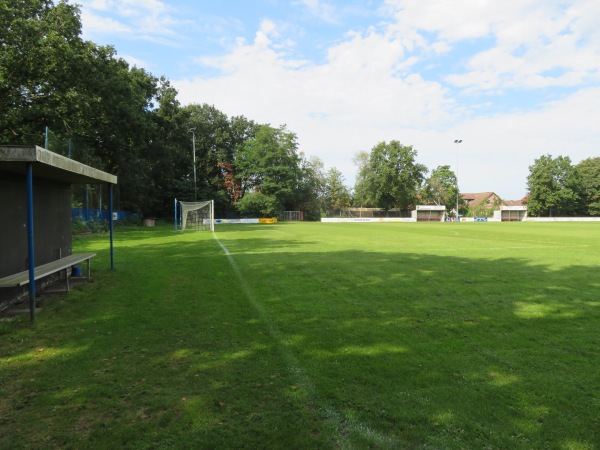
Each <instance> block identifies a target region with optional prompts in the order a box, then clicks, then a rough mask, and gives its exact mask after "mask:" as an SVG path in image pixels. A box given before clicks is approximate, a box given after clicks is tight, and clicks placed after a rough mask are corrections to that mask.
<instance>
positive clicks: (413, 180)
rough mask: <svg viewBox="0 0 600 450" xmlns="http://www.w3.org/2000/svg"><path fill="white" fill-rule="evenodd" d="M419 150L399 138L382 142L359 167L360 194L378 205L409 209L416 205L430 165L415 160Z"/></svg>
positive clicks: (358, 189) (357, 187)
mask: <svg viewBox="0 0 600 450" xmlns="http://www.w3.org/2000/svg"><path fill="white" fill-rule="evenodd" d="M416 156H417V151H416V150H414V149H413V148H412V146H404V145H402V144H400V142H398V141H391V142H390V143H389V144H388V143H386V142H380V143H379V144H377V145H376V146H375V147H373V149H372V150H371V153H370V154H369V156H368V160H366V161H364V164H363V166H362V167H361V168H360V170H359V175H358V182H357V185H356V188H355V191H356V192H357V195H358V196H359V198H361V199H365V200H366V201H367V202H368V203H372V204H373V205H374V206H375V207H379V208H383V209H385V210H389V209H392V208H398V209H400V210H408V209H409V208H410V207H411V206H413V205H415V203H416V198H417V193H418V191H419V188H420V187H421V183H422V182H423V179H424V177H425V173H426V172H427V168H426V167H425V166H424V165H422V164H418V163H417V162H416V161H415V158H416Z"/></svg>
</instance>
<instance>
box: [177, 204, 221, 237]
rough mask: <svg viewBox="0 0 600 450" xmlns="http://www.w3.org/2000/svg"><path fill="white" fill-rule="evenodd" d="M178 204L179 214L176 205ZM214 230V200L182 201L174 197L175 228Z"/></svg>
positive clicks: (182, 229)
mask: <svg viewBox="0 0 600 450" xmlns="http://www.w3.org/2000/svg"><path fill="white" fill-rule="evenodd" d="M178 204H179V214H178V211H177V209H178V208H177V205H178ZM178 225H179V231H181V232H183V231H185V230H186V229H190V230H196V231H213V232H214V231H215V202H214V200H206V201H202V202H184V201H181V200H180V201H178V200H177V199H175V230H177V228H178Z"/></svg>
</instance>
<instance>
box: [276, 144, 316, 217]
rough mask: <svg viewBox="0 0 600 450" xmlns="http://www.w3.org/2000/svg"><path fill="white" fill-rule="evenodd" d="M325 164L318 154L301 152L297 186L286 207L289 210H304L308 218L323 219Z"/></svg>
mask: <svg viewBox="0 0 600 450" xmlns="http://www.w3.org/2000/svg"><path fill="white" fill-rule="evenodd" d="M324 168H325V165H324V164H323V161H321V159H320V158H317V157H316V156H313V157H310V158H308V157H306V156H305V155H304V154H303V153H300V161H299V164H298V172H297V187H296V189H295V192H294V193H293V195H292V199H291V201H289V202H287V203H286V204H285V205H284V207H285V209H286V210H288V211H304V212H305V215H304V218H305V219H306V220H319V219H321V202H322V199H323V189H324V187H325V169H324Z"/></svg>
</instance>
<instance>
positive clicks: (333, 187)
mask: <svg viewBox="0 0 600 450" xmlns="http://www.w3.org/2000/svg"><path fill="white" fill-rule="evenodd" d="M349 206H350V190H349V189H348V188H347V187H346V185H345V184H344V176H343V175H342V173H341V172H340V171H339V170H337V169H336V168H335V167H332V168H331V169H329V170H328V171H327V175H326V177H325V187H324V193H323V208H324V209H325V211H326V213H327V214H328V215H330V216H335V215H336V213H338V212H339V211H340V210H342V209H343V208H348V207H349Z"/></svg>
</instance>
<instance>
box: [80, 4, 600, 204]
mask: <svg viewBox="0 0 600 450" xmlns="http://www.w3.org/2000/svg"><path fill="white" fill-rule="evenodd" d="M77 3H78V4H80V5H81V10H82V22H83V36H84V38H85V39H89V40H92V41H94V42H96V43H98V44H110V45H113V46H114V47H115V48H116V50H117V53H118V55H119V56H120V57H122V58H124V59H126V60H127V61H129V63H130V64H132V65H133V64H135V65H137V66H139V67H143V68H145V69H146V70H148V71H149V72H151V73H153V74H154V75H156V76H161V75H164V76H166V77H167V78H168V79H169V80H171V82H172V84H173V85H174V86H175V87H176V89H177V90H178V91H179V100H180V101H181V103H182V104H184V105H185V104H189V103H208V104H211V105H214V106H215V107H217V108H218V109H219V110H221V111H222V112H224V113H225V114H227V115H229V116H234V115H244V116H246V117H247V118H249V119H252V120H255V121H257V122H259V123H269V124H271V125H273V126H279V125H282V124H286V125H287V127H288V129H289V130H290V131H293V132H295V133H296V134H297V136H298V141H299V147H300V148H299V150H300V151H302V152H303V153H304V154H305V155H307V156H316V157H318V158H320V159H321V160H322V161H323V162H324V163H325V165H326V167H336V168H337V169H339V170H340V171H341V172H342V173H343V174H344V176H345V179H346V183H347V184H348V185H349V186H352V185H353V184H354V177H355V174H356V166H355V164H354V162H353V160H354V157H355V155H356V154H357V153H358V152H360V151H369V150H370V149H371V148H372V147H374V146H375V145H376V144H377V143H379V142H381V141H390V140H392V139H396V140H399V141H400V142H401V143H402V144H404V145H412V146H413V147H414V148H415V149H416V150H417V152H418V157H417V159H418V162H420V163H422V164H425V165H426V166H427V167H428V168H429V169H430V170H431V169H434V168H436V167H438V166H440V165H450V166H451V168H452V169H453V170H455V171H456V172H457V173H458V178H459V185H460V189H461V191H462V192H483V191H494V192H496V193H497V194H498V195H500V196H501V197H503V198H505V199H519V198H522V197H523V196H524V195H525V194H526V191H527V189H526V178H527V175H528V173H529V166H530V165H531V164H533V163H534V161H535V159H536V158H539V157H540V156H542V155H545V154H550V155H552V156H554V157H557V156H559V155H562V156H569V157H570V158H571V160H572V162H573V163H574V164H576V163H578V162H580V161H581V160H583V159H585V158H589V157H597V156H600V126H598V124H599V123H600V27H598V26H597V24H598V23H600V6H599V5H598V4H597V0H564V1H563V0H560V1H557V0H503V1H501V2H499V1H497V0H460V1H458V0H455V1H451V0H363V1H358V0H290V1H282V0H246V1H244V0H200V1H191V0H189V1H185V0H78V1H77ZM455 139H462V141H463V142H462V143H461V144H459V145H456V144H454V140H455Z"/></svg>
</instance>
